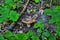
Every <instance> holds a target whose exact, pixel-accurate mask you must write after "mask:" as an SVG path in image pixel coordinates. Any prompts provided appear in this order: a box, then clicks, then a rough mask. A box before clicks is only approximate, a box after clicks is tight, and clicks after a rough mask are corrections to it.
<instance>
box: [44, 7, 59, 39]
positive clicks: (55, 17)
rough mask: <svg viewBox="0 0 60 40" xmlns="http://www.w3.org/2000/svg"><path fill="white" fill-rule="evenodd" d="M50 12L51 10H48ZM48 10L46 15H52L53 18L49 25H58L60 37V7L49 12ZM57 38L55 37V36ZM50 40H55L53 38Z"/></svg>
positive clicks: (57, 30)
mask: <svg viewBox="0 0 60 40" xmlns="http://www.w3.org/2000/svg"><path fill="white" fill-rule="evenodd" d="M48 10H50V9H48ZM48 10H47V9H46V10H45V11H44V13H45V15H47V14H50V15H51V16H52V18H51V19H50V20H49V24H53V23H56V26H57V28H56V33H57V35H58V36H60V6H55V7H54V8H53V10H50V11H52V12H50V11H48ZM53 37H55V36H53ZM50 38H51V37H50ZM49 40H53V39H52V38H51V39H49Z"/></svg>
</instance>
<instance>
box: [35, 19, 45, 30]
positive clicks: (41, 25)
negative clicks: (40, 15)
mask: <svg viewBox="0 0 60 40" xmlns="http://www.w3.org/2000/svg"><path fill="white" fill-rule="evenodd" d="M34 28H41V29H44V24H43V21H42V20H40V21H38V22H37V23H35V24H34Z"/></svg>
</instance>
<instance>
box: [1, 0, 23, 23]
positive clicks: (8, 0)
mask: <svg viewBox="0 0 60 40" xmlns="http://www.w3.org/2000/svg"><path fill="white" fill-rule="evenodd" d="M19 1H21V2H22V0H4V1H3V3H2V4H1V6H0V23H2V22H4V21H7V20H9V19H10V20H11V21H13V22H15V21H17V20H18V18H19V14H18V13H17V12H16V11H14V10H12V9H15V8H17V7H18V5H17V2H18V3H20V2H19Z"/></svg>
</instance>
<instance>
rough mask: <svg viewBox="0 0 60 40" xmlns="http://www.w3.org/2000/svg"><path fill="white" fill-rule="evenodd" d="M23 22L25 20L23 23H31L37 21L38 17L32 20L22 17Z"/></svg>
mask: <svg viewBox="0 0 60 40" xmlns="http://www.w3.org/2000/svg"><path fill="white" fill-rule="evenodd" d="M22 22H23V23H26V24H31V23H34V22H36V19H34V18H32V19H31V20H25V19H22Z"/></svg>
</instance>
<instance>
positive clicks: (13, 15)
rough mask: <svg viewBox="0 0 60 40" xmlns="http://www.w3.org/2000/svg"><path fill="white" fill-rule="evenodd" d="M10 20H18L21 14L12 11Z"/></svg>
mask: <svg viewBox="0 0 60 40" xmlns="http://www.w3.org/2000/svg"><path fill="white" fill-rule="evenodd" d="M9 17H10V20H12V21H17V19H18V18H19V14H18V13H17V12H16V11H10V15H9Z"/></svg>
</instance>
